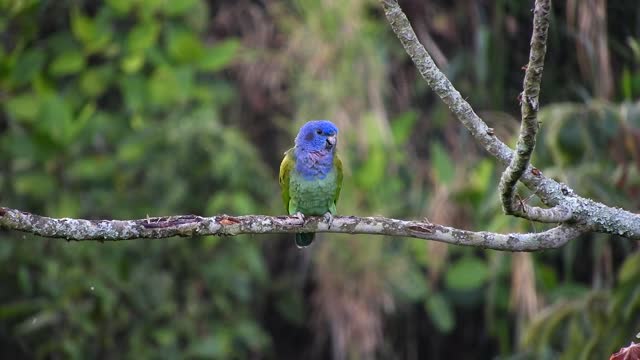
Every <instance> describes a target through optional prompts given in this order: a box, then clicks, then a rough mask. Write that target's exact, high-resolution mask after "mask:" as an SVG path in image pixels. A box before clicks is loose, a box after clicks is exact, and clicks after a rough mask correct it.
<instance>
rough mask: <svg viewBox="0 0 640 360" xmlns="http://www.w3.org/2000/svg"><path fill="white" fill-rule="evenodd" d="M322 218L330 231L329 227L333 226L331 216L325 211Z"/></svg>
mask: <svg viewBox="0 0 640 360" xmlns="http://www.w3.org/2000/svg"><path fill="white" fill-rule="evenodd" d="M322 217H323V218H324V221H326V222H327V224H328V225H329V226H328V228H329V229H331V225H332V224H333V215H332V214H331V213H330V212H328V211H327V212H326V213H324V215H322Z"/></svg>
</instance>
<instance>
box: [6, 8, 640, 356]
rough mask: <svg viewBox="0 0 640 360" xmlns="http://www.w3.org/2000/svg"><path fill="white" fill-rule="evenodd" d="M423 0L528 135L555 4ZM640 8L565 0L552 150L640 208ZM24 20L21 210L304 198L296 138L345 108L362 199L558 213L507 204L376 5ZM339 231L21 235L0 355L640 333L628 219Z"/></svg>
mask: <svg viewBox="0 0 640 360" xmlns="http://www.w3.org/2000/svg"><path fill="white" fill-rule="evenodd" d="M401 5H402V7H403V8H404V9H405V11H406V12H407V13H408V15H409V17H410V19H411V21H412V23H413V25H414V27H415V28H416V31H417V32H418V35H419V37H420V38H421V39H422V40H423V41H424V42H425V43H426V44H427V47H428V49H429V51H430V52H431V53H432V54H434V58H435V60H436V61H437V62H438V64H439V66H441V68H442V69H443V70H444V71H445V72H446V74H447V75H448V76H449V77H450V79H451V80H452V81H453V82H454V83H455V84H456V86H457V87H458V88H459V90H460V91H461V92H462V93H463V94H464V96H465V97H466V98H467V99H468V100H469V101H470V102H471V104H472V105H473V106H474V107H475V108H476V110H477V111H478V112H479V113H480V114H481V115H482V116H483V118H484V119H485V120H486V121H487V122H488V123H489V124H490V126H492V127H494V128H495V129H496V132H497V134H498V135H499V136H500V137H501V138H503V139H505V140H507V141H509V142H510V143H513V142H514V136H515V134H516V132H517V128H518V120H517V119H518V110H519V109H518V104H517V100H516V98H517V95H518V93H519V92H520V89H521V81H522V72H521V70H520V68H521V66H522V65H523V64H525V63H526V61H527V56H528V48H527V46H528V42H529V41H528V37H529V32H530V23H531V12H530V9H531V7H532V1H507V0H503V1H495V2H468V1H463V0H456V1H453V2H448V1H441V0H430V1H419V0H407V1H401ZM594 8H598V9H601V10H602V11H600V12H595V11H592V9H594ZM635 10H637V5H636V4H635V1H633V0H624V1H615V2H613V1H610V2H608V3H607V2H606V1H604V0H589V1H585V2H577V1H567V2H566V3H564V2H554V9H553V21H552V27H551V33H550V36H549V52H548V56H547V62H546V63H547V65H546V68H545V74H544V79H543V84H542V85H543V89H542V104H543V105H544V107H543V109H542V111H541V113H540V120H541V121H542V130H541V134H540V140H539V144H538V148H537V150H536V154H535V158H534V161H535V164H536V166H538V167H539V168H541V169H542V170H543V171H544V172H545V174H546V175H548V176H552V177H554V178H556V179H558V180H560V181H563V182H566V183H568V184H569V185H570V186H572V187H573V188H574V189H576V190H577V191H578V192H579V193H581V194H584V195H586V196H590V197H592V198H594V199H596V200H599V201H603V202H606V203H608V204H611V205H615V206H622V207H625V208H627V209H629V210H632V211H638V208H639V207H640V202H639V200H638V199H639V197H638V195H639V194H640V180H639V179H640V177H639V170H640V155H639V154H640V104H639V103H638V102H637V99H638V95H639V94H640V40H639V39H640V15H639V13H638V12H637V11H635ZM0 14H1V15H0V29H2V32H1V34H0V41H1V44H2V45H1V46H0V99H1V102H0V103H1V106H2V112H1V113H0V202H1V204H2V205H3V206H9V207H14V208H19V209H23V210H27V211H32V212H36V213H41V214H46V215H49V216H55V217H84V218H141V217H145V216H146V215H150V216H156V215H168V214H183V213H196V214H202V215H213V214H217V213H223V212H224V213H230V214H248V213H267V214H281V213H282V212H283V209H282V205H281V204H280V200H279V199H280V197H279V195H278V192H279V189H278V185H277V180H276V179H277V174H276V172H277V167H278V164H279V161H280V159H281V156H282V152H283V151H284V150H286V149H287V148H289V147H290V146H291V143H292V139H293V137H294V135H295V132H296V131H297V128H298V127H299V126H300V125H301V124H302V123H303V122H304V121H306V120H309V119H316V118H330V119H332V120H333V121H334V122H336V123H337V124H338V125H339V127H340V129H341V143H340V151H341V153H342V156H343V159H344V161H345V165H346V169H347V174H346V177H345V184H344V190H343V192H342V198H341V201H340V203H339V206H338V208H339V211H340V213H342V214H359V215H378V214H379V215H385V216H388V217H398V218H416V219H421V218H425V217H426V218H428V219H429V220H431V221H433V222H438V223H444V224H449V225H453V226H458V227H464V228H469V229H484V230H489V231H502V232H505V231H540V230H543V229H544V226H542V225H539V224H532V223H530V222H527V221H522V220H519V219H513V218H509V217H505V216H503V215H502V214H501V211H500V206H499V202H498V196H497V193H496V184H497V180H498V179H499V175H500V171H501V169H500V168H498V167H497V166H496V164H495V162H494V161H492V160H491V159H490V158H488V157H486V156H485V154H484V153H483V151H482V150H480V149H479V148H478V147H477V146H476V145H475V144H474V141H473V139H472V138H471V137H470V135H469V134H468V133H467V132H466V130H464V129H463V128H462V127H461V126H460V125H459V123H457V122H456V120H455V119H453V118H452V116H451V114H450V113H449V112H448V110H447V109H446V107H445V106H443V105H442V104H441V103H440V102H439V100H438V99H437V98H436V97H435V96H434V94H433V93H432V92H431V91H430V90H429V89H428V88H427V86H426V84H425V83H424V82H423V81H422V80H421V79H420V78H419V75H418V74H417V73H416V71H415V69H414V67H413V65H412V64H411V63H410V61H409V60H408V58H407V56H406V55H405V54H404V52H403V50H402V49H401V47H400V46H399V44H398V41H397V39H395V37H394V36H393V34H392V33H391V31H390V29H389V27H388V25H387V23H386V21H385V19H384V16H383V14H382V12H381V10H380V7H379V5H378V3H377V2H376V1H373V0H353V1H349V2H342V1H335V0H318V1H310V0H288V1H249V0H240V1H230V0H229V1H205V0H183V1H165V0H105V1H102V2H94V1H83V0H76V1H66V0H65V1H47V0H7V1H1V2H0ZM521 193H522V194H523V198H525V199H526V198H527V196H528V193H527V191H526V190H524V189H523V190H522V192H521ZM527 201H530V202H531V203H533V204H534V203H535V200H534V199H528V200H527ZM320 238H321V240H320V241H318V243H317V244H316V245H314V246H313V247H312V248H310V249H309V250H306V251H299V250H298V249H296V248H295V247H294V246H293V242H292V239H291V238H290V237H288V236H275V235H270V236H239V237H236V238H214V237H207V238H192V239H163V240H145V241H127V242H118V243H102V244H101V243H93V242H86V243H85V242H65V241H64V240H51V239H41V238H37V237H33V236H30V235H25V234H21V233H16V232H8V231H2V232H0V239H1V240H2V241H0V264H1V265H2V266H0V356H1V357H2V358H72V359H73V358H78V359H84V358H122V357H127V358H220V359H226V358H249V357H250V358H317V359H320V358H335V359H359V358H408V359H417V358H425V357H426V358H445V357H452V358H462V357H471V358H487V359H491V358H493V359H495V358H499V359H529V358H531V359H544V358H548V359H558V358H560V359H581V358H582V359H591V358H607V357H608V355H609V354H611V353H612V352H614V351H616V350H617V349H619V348H620V347H622V346H624V345H627V344H628V343H629V342H630V341H632V340H635V334H636V333H637V332H638V331H640V325H639V324H640V309H639V307H640V258H639V256H640V255H639V254H640V253H638V245H637V243H636V242H634V241H630V240H627V239H623V238H619V237H617V236H610V235H599V234H593V235H588V236H585V237H583V238H581V239H579V240H577V241H574V242H571V243H570V244H568V245H567V246H565V247H564V248H562V249H558V250H554V251H545V252H542V253H536V254H527V253H518V254H510V253H500V252H494V251H482V250H478V249H472V248H463V247H452V246H447V245H444V244H439V243H433V242H426V243H425V242H424V241H420V240H415V239H401V238H391V237H388V238H383V237H371V236H346V235H336V234H326V235H322V236H320Z"/></svg>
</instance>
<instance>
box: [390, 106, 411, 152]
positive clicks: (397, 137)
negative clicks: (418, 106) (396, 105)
mask: <svg viewBox="0 0 640 360" xmlns="http://www.w3.org/2000/svg"><path fill="white" fill-rule="evenodd" d="M417 120H418V113H417V112H415V111H413V110H409V111H405V112H403V113H402V114H400V115H398V116H397V117H396V118H394V119H393V121H392V122H391V132H392V134H393V141H394V142H395V143H396V144H404V143H405V142H406V141H407V140H408V139H409V136H411V133H412V132H413V125H414V124H415V123H416V121H417Z"/></svg>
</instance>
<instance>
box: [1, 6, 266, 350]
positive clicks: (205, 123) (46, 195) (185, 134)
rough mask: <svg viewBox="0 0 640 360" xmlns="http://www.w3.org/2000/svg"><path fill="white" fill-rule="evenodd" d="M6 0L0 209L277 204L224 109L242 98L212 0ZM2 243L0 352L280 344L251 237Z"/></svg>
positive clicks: (234, 48)
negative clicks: (267, 322) (261, 317)
mask: <svg viewBox="0 0 640 360" xmlns="http://www.w3.org/2000/svg"><path fill="white" fill-rule="evenodd" d="M3 6H4V9H2V12H3V13H4V14H5V15H3V16H2V22H1V26H2V27H3V31H7V32H9V33H10V34H12V36H11V39H12V42H11V45H10V46H7V47H4V48H3V52H4V53H3V55H2V56H0V69H1V70H0V74H1V77H0V84H1V85H0V87H1V88H2V89H3V94H2V96H3V97H4V101H3V111H4V116H5V118H4V122H5V129H4V130H3V131H2V136H1V138H0V141H1V142H0V149H1V153H2V159H1V160H0V161H2V164H3V167H2V168H3V170H2V173H1V176H2V185H3V191H2V196H0V198H1V199H2V203H3V205H10V206H15V207H19V208H21V209H25V210H30V211H34V212H38V213H42V214H47V215H50V216H59V217H90V218H99V217H104V218H132V217H133V218H135V217H144V216H145V215H147V214H149V215H152V214H153V215H157V214H176V213H189V212H191V213H198V214H213V213H220V212H228V213H247V212H251V211H256V212H266V211H267V209H268V208H269V206H268V204H269V202H270V201H271V194H272V193H273V191H274V190H275V184H273V181H272V179H271V176H272V173H271V172H270V171H269V169H267V167H266V166H265V165H264V164H263V163H262V161H261V158H260V156H259V155H258V153H257V151H256V149H255V148H254V147H253V146H252V145H251V144H250V143H249V142H248V140H247V138H246V136H245V134H244V133H243V131H242V130H241V129H239V128H237V127H234V126H231V125H230V124H229V123H228V122H227V121H225V119H224V116H223V113H224V109H225V108H226V107H228V106H230V105H231V104H232V103H233V101H234V96H235V94H234V91H235V90H234V86H233V84H232V83H230V82H229V81H227V80H226V79H225V78H224V77H223V76H221V75H220V70H222V69H224V68H226V67H228V66H229V65H230V64H231V63H232V62H233V61H234V60H236V59H238V56H239V54H240V51H241V49H240V42H239V40H238V39H234V38H226V39H222V40H213V39H211V40H205V37H204V35H205V30H206V25H207V13H208V9H207V4H206V3H205V2H203V1H177V2H174V1H118V0H111V1H106V2H105V3H101V4H93V3H91V2H39V1H22V2H9V3H5V4H4V5H3ZM51 18H54V19H56V20H50V19H51ZM238 164H244V165H245V166H242V167H238ZM265 184H270V185H269V186H265ZM2 236H3V238H5V240H4V241H2V242H0V254H1V255H0V257H1V259H0V262H2V264H3V266H2V270H0V279H1V280H0V283H2V292H0V303H1V304H2V305H0V324H1V325H0V333H1V334H2V336H1V337H2V340H0V343H2V344H4V345H3V346H0V347H3V348H8V349H11V348H14V349H15V350H13V351H16V352H18V353H20V352H24V353H25V354H30V355H31V356H34V357H37V358H45V357H50V356H54V355H55V356H62V357H65V358H78V359H80V358H93V357H110V358H116V357H136V358H158V357H162V358H182V357H184V356H185V355H186V356H188V357H230V356H233V357H236V358H238V357H246V356H248V354H250V353H252V352H257V351H263V350H264V349H267V348H268V346H269V344H270V340H269V337H268V336H267V334H266V333H265V331H264V329H263V328H262V327H261V326H260V325H259V324H258V323H257V322H256V321H255V318H256V317H257V316H258V314H257V312H256V310H255V309H256V308H257V307H259V304H260V303H261V299H260V297H255V296H254V294H255V293H259V292H261V291H264V289H265V285H266V284H267V281H268V279H269V276H268V272H267V271H266V268H265V263H264V260H263V257H262V255H261V251H260V245H259V243H258V242H256V241H247V240H248V239H247V238H244V239H238V240H225V241H221V239H219V238H207V239H191V240H188V239H183V240H178V239H175V240H168V241H161V242H138V241H135V242H126V243H122V244H109V245H106V244H105V245H100V244H91V243H68V244H65V243H62V242H59V241H55V240H42V239H37V238H33V237H32V236H28V235H20V234H7V233H5V234H3V235H2ZM261 289H262V290H261ZM11 353H12V350H8V353H7V354H5V355H6V356H9V354H11Z"/></svg>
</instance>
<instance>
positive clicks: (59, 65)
mask: <svg viewBox="0 0 640 360" xmlns="http://www.w3.org/2000/svg"><path fill="white" fill-rule="evenodd" d="M84 66H85V58H84V55H83V54H82V53H81V52H80V51H77V50H72V51H66V52H63V53H62V54H60V55H58V56H57V57H56V58H55V59H54V60H53V62H52V63H51V65H50V66H49V72H50V73H51V75H53V76H64V75H70V74H74V73H77V72H79V71H80V70H82V69H83V68H84Z"/></svg>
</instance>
